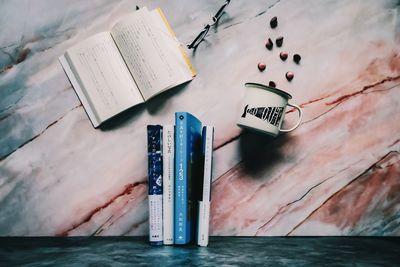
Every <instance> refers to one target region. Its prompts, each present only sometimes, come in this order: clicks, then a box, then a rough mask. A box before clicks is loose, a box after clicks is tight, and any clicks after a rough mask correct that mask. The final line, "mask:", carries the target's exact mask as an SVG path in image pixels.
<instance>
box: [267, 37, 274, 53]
mask: <svg viewBox="0 0 400 267" xmlns="http://www.w3.org/2000/svg"><path fill="white" fill-rule="evenodd" d="M265 47H266V48H267V49H268V50H272V47H274V43H273V42H272V40H271V38H268V41H267V43H266V44H265Z"/></svg>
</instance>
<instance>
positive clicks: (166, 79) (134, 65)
mask: <svg viewBox="0 0 400 267" xmlns="http://www.w3.org/2000/svg"><path fill="white" fill-rule="evenodd" d="M152 12H153V11H152ZM155 12H156V11H155ZM152 14H153V13H151V12H149V11H148V10H147V9H146V8H141V9H140V10H138V11H136V12H135V13H133V14H131V15H130V16H128V17H126V18H124V19H123V20H121V21H120V22H118V23H117V24H116V25H115V26H114V27H113V29H112V30H111V35H112V37H113V38H114V40H115V43H116V44H117V46H118V48H119V50H120V52H121V55H122V57H123V58H124V60H125V62H126V65H127V66H128V68H129V70H130V72H131V74H132V76H133V78H134V79H135V82H136V84H137V85H138V87H139V89H140V91H141V93H142V95H143V97H144V99H145V100H147V99H148V98H150V97H152V96H154V95H156V94H158V93H160V92H162V91H164V90H166V89H168V88H171V87H173V86H176V85H178V84H181V83H183V82H185V81H189V80H191V79H192V74H191V72H190V71H189V70H188V66H187V65H185V64H186V63H185V61H184V59H183V57H182V54H181V52H180V51H179V48H178V43H177V42H176V41H175V39H174V38H173V37H172V36H171V35H170V33H169V32H168V29H167V28H166V26H165V25H161V23H160V20H161V18H160V17H159V18H158V22H155V20H154V19H153V15H152ZM158 16H159V15H158ZM160 25H161V26H160ZM162 27H163V28H162ZM184 67H185V68H186V70H185V68H184Z"/></svg>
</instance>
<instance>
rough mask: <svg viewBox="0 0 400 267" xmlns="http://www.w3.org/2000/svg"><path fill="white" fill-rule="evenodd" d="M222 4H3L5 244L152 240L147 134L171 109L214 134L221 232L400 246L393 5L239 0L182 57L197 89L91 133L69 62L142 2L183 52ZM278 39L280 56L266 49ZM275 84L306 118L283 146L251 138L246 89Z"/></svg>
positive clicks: (44, 0) (280, 141) (216, 217)
mask: <svg viewBox="0 0 400 267" xmlns="http://www.w3.org/2000/svg"><path fill="white" fill-rule="evenodd" d="M222 3H223V1H222V0H221V1H219V0H206V1H194V0H190V1H184V0H173V1H161V0H154V1H128V0H120V1H106V0H95V1H84V2H83V1H77V0H73V1H66V0H64V1H50V0H39V1H28V0H26V1H23V0H21V1H3V2H2V3H1V8H0V25H1V26H2V27H1V30H0V235H1V236H42V235H49V236H53V235H58V236H75V235H145V234H147V231H148V222H147V220H148V209H147V196H146V194H147V176H146V175H147V165H146V162H147V159H146V142H145V140H146V127H145V126H146V125H147V124H166V123H173V115H174V112H176V111H188V112H191V113H193V114H195V115H196V116H197V117H199V118H200V119H201V120H202V121H203V122H204V123H205V124H208V125H214V126H215V128H216V139H215V154H214V155H215V169H214V175H213V179H214V182H213V191H212V204H211V205H212V211H211V234H212V235H250V236H253V235H399V234H400V194H399V192H400V5H399V3H398V1H395V0H391V1H385V0H382V1H373V0H366V1H352V0H339V1H317V0H310V1H300V0H291V1H289V0H274V1H271V0H264V1H261V0H257V1H256V0H254V1H245V0H235V1H232V2H231V4H230V5H229V6H228V8H227V10H226V14H224V15H223V17H222V18H221V21H220V22H219V23H218V25H216V27H213V28H212V29H211V30H210V32H209V34H208V36H207V38H206V40H205V41H204V42H203V43H202V44H201V45H200V46H199V47H198V49H197V50H196V51H188V55H189V57H190V60H191V61H192V63H193V65H194V66H195V67H196V69H197V70H198V76H197V77H196V78H195V79H194V80H193V81H192V82H190V83H189V84H187V85H186V86H182V87H180V88H178V89H174V90H172V91H171V92H168V93H165V94H163V95H161V96H159V97H157V98H156V99H154V100H152V101H150V102H149V103H146V104H144V105H141V106H139V107H136V108H133V109H131V110H129V111H127V112H125V113H124V114H122V115H121V116H118V117H117V118H115V119H113V120H112V121H111V122H110V123H108V124H107V125H105V127H102V128H100V129H94V128H93V127H92V125H91V123H90V122H89V119H88V117H87V116H86V114H85V111H84V110H83V108H82V106H81V104H80V102H79V100H78V98H77V97H76V95H75V93H74V91H73V89H72V87H71V85H70V83H69V81H68V79H67V77H66V75H65V74H64V72H63V70H62V68H61V66H60V64H59V63H58V60H57V57H58V56H59V55H61V54H62V53H63V52H64V51H65V50H66V49H67V48H68V47H70V46H72V45H73V44H76V43H77V42H79V41H81V40H83V39H84V38H86V37H89V36H91V35H93V34H94V33H97V32H100V31H104V30H108V29H109V28H110V27H111V26H112V25H113V24H114V23H115V22H116V21H118V20H119V19H120V18H122V17H123V16H124V15H127V14H128V13H130V12H133V11H134V10H135V6H136V5H139V6H147V7H148V8H150V9H152V8H155V7H161V8H162V9H163V10H164V13H165V14H166V17H167V18H168V19H169V21H170V24H171V25H172V28H173V29H174V30H175V32H176V34H177V37H178V39H179V40H180V41H182V43H188V42H190V41H191V39H192V38H194V36H195V35H196V34H197V33H198V32H199V31H200V30H201V29H202V27H203V25H204V24H205V23H208V22H210V20H211V16H212V15H213V13H215V12H216V10H217V9H218V8H219V6H220V5H221V4H222ZM273 16H277V17H278V20H279V26H278V27H277V28H276V29H274V30H272V29H271V28H270V27H269V20H270V19H271V18H272V17H273ZM278 36H284V38H285V39H284V45H283V47H282V48H281V49H277V48H276V47H275V48H274V49H273V50H272V51H268V50H266V49H265V47H264V43H265V41H266V40H267V38H268V37H271V39H275V38H276V37H278ZM282 50H286V51H288V52H289V53H290V54H293V53H299V54H301V56H302V61H301V64H300V65H296V64H294V63H293V62H292V60H291V57H289V60H287V61H286V62H282V61H281V60H280V59H279V52H280V51H282ZM258 62H265V63H266V65H267V69H266V71H264V72H262V73H261V72H259V71H258V69H257V63H258ZM289 70H290V71H293V72H294V73H295V78H294V79H293V81H292V82H290V83H289V82H287V81H286V80H285V78H284V74H285V72H286V71H289ZM270 80H274V81H275V82H276V83H277V86H278V87H279V88H281V89H283V90H286V91H288V92H289V93H290V94H292V95H293V100H292V101H293V102H294V103H297V104H299V105H300V106H301V107H302V108H303V112H304V118H303V122H302V124H301V125H300V127H299V128H298V129H297V130H295V131H294V132H292V133H290V134H286V135H281V136H279V137H278V138H276V139H270V138H268V137H265V136H260V135H256V134H253V133H249V132H241V129H240V128H238V127H237V126H236V124H235V122H236V118H237V116H238V114H239V110H238V106H239V103H240V102H241V100H242V98H243V95H244V93H245V88H244V86H243V84H244V83H245V82H250V81H251V82H260V83H264V84H267V83H268V82H269V81H270ZM295 116H296V114H295V112H291V111H290V110H289V112H288V113H287V116H286V118H287V122H288V124H290V123H291V122H293V121H294V119H295Z"/></svg>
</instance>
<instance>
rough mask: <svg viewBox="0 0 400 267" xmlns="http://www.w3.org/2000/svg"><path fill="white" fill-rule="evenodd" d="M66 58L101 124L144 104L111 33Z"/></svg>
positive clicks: (82, 45) (93, 39)
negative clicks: (122, 112) (137, 105)
mask: <svg viewBox="0 0 400 267" xmlns="http://www.w3.org/2000/svg"><path fill="white" fill-rule="evenodd" d="M65 57H66V59H67V60H68V63H69V64H70V66H71V69H72V70H73V72H74V74H75V76H76V77H77V80H78V82H79V83H80V86H81V88H82V91H83V93H84V95H85V96H86V100H87V102H88V103H89V105H90V107H89V108H91V109H92V110H93V113H94V114H95V116H96V119H97V121H98V122H100V123H101V122H102V121H104V120H106V119H108V118H110V117H112V116H114V115H116V114H117V113H120V112H121V111H123V110H125V109H127V108H129V107H132V106H134V105H136V104H138V103H142V102H143V101H144V100H143V97H142V95H141V93H140V91H139V90H138V89H137V86H136V84H135V82H134V80H133V78H132V76H131V74H130V73H129V70H128V68H127V67H126V64H125V62H124V60H123V59H122V57H121V55H120V53H119V51H118V48H117V47H116V45H115V43H114V40H113V38H112V37H111V35H110V33H107V32H103V33H99V34H96V35H94V36H92V37H90V38H88V39H87V40H85V41H84V42H82V43H79V44H78V45H76V46H74V47H72V48H70V49H69V50H68V51H67V53H66V55H65ZM85 108H88V107H85Z"/></svg>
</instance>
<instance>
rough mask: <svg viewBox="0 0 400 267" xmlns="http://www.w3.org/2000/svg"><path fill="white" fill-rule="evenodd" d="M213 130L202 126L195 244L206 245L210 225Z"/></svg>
mask: <svg viewBox="0 0 400 267" xmlns="http://www.w3.org/2000/svg"><path fill="white" fill-rule="evenodd" d="M213 141H214V128H213V127H211V126H204V127H203V131H202V142H203V144H202V153H203V155H202V158H203V164H204V168H203V179H202V180H203V185H202V196H201V200H200V201H199V212H198V223H197V226H198V229H197V244H198V245H199V246H207V245H208V236H209V224H210V201H211V183H212V160H213V158H212V154H213Z"/></svg>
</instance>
